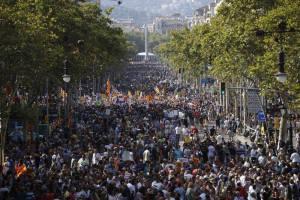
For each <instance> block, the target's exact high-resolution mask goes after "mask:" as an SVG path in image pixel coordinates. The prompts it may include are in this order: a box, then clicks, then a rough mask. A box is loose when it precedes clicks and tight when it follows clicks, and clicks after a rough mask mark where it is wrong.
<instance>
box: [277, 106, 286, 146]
mask: <svg viewBox="0 0 300 200" xmlns="http://www.w3.org/2000/svg"><path fill="white" fill-rule="evenodd" d="M287 116H288V114H287V109H283V110H282V113H281V119H280V127H279V135H278V144H277V150H279V148H280V144H281V143H282V142H284V143H285V144H286V141H287Z"/></svg>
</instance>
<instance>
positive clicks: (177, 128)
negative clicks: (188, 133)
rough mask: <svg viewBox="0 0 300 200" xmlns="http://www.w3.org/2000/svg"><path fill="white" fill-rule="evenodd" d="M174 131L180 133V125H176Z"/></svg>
mask: <svg viewBox="0 0 300 200" xmlns="http://www.w3.org/2000/svg"><path fill="white" fill-rule="evenodd" d="M175 133H176V135H180V134H181V127H179V126H176V128H175Z"/></svg>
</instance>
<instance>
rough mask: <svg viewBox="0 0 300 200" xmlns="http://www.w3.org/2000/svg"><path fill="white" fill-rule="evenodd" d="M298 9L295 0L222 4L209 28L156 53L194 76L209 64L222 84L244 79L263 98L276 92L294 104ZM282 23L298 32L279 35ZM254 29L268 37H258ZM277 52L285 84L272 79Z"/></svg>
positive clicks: (176, 36)
mask: <svg viewBox="0 0 300 200" xmlns="http://www.w3.org/2000/svg"><path fill="white" fill-rule="evenodd" d="M299 6H300V2H299V1H292V0H276V1H273V0H260V1H257V0H224V1H223V2H222V4H221V5H220V7H219V9H218V11H217V15H216V16H215V17H213V18H212V19H211V22H210V23H209V24H200V25H197V26H195V27H194V28H193V29H191V30H181V31H178V32H174V33H173V34H172V36H171V38H170V40H169V41H168V42H166V43H164V44H162V45H161V46H160V47H159V48H158V50H157V51H158V52H159V54H160V56H161V57H162V59H163V60H164V61H165V62H167V63H169V64H170V65H171V66H173V67H176V68H179V67H184V68H187V69H188V70H189V71H192V73H191V74H194V75H195V76H199V73H194V72H200V73H203V72H204V70H203V69H207V68H206V66H207V64H211V65H212V68H211V70H210V73H211V74H212V75H213V76H215V77H216V78H218V79H220V80H222V81H227V82H232V81H241V80H244V81H247V83H251V84H252V85H255V86H257V87H260V88H261V90H262V91H263V92H264V93H265V94H266V95H269V94H270V95H272V94H273V93H274V91H276V92H280V93H281V94H284V95H283V96H289V97H291V98H290V100H292V101H290V103H292V104H293V105H297V104H295V103H297V101H299V100H297V99H300V97H299V87H300V85H299V80H300V77H299V76H300V73H299V71H300V68H299V66H300V51H299V42H300V39H299V38H300V37H299V36H300V33H299V31H300V24H299V23H300V20H299V18H300V12H299V9H298V8H299ZM282 21H284V22H285V23H286V26H287V27H286V30H296V32H295V31H291V32H288V33H279V32H280V30H279V28H278V25H279V23H280V22H282ZM257 30H264V31H265V33H267V34H265V36H264V37H258V36H257V34H256V33H257ZM297 30H298V32H297ZM281 50H283V51H284V52H285V55H286V60H285V71H286V73H287V74H288V81H287V82H286V83H285V84H281V83H279V82H278V81H276V79H275V74H276V73H277V72H278V55H279V52H280V51H281ZM286 94H288V95H286ZM297 95H298V96H297ZM298 105H299V104H298Z"/></svg>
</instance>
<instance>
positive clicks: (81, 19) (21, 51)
mask: <svg viewBox="0 0 300 200" xmlns="http://www.w3.org/2000/svg"><path fill="white" fill-rule="evenodd" d="M109 14H110V13H109V11H103V12H102V11H100V9H99V7H97V5H96V4H94V3H88V2H86V1H74V0H2V1H0V76H1V78H0V85H1V90H0V100H1V101H0V102H1V114H2V119H3V118H5V116H4V114H5V113H6V111H7V112H9V110H10V109H9V102H10V101H11V100H12V98H13V96H15V95H17V93H22V94H25V93H26V94H27V96H28V97H29V101H28V104H29V105H32V103H33V102H36V100H37V98H38V96H40V95H41V94H45V93H44V91H45V85H46V84H45V82H46V79H49V80H50V83H51V86H52V88H56V87H55V86H59V85H62V75H63V68H64V64H63V61H64V60H65V59H67V60H68V61H69V62H68V63H69V70H68V73H69V74H70V75H71V77H72V79H71V85H75V84H74V83H78V82H77V81H78V80H79V79H80V78H85V77H87V76H91V75H100V74H101V72H103V71H104V70H105V69H110V68H111V66H117V65H119V64H120V63H122V61H124V60H125V59H126V58H127V55H128V53H129V49H130V48H129V47H130V44H129V43H128V42H127V39H126V37H125V35H124V34H123V32H122V30H121V29H120V28H113V27H112V26H111V23H112V22H111V20H110V18H109ZM92 69H94V70H92ZM3 116H4V117H3Z"/></svg>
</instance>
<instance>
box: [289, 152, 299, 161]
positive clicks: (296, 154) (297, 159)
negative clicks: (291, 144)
mask: <svg viewBox="0 0 300 200" xmlns="http://www.w3.org/2000/svg"><path fill="white" fill-rule="evenodd" d="M290 159H291V161H292V162H300V155H299V154H298V153H297V152H295V153H292V155H291V158H290Z"/></svg>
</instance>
